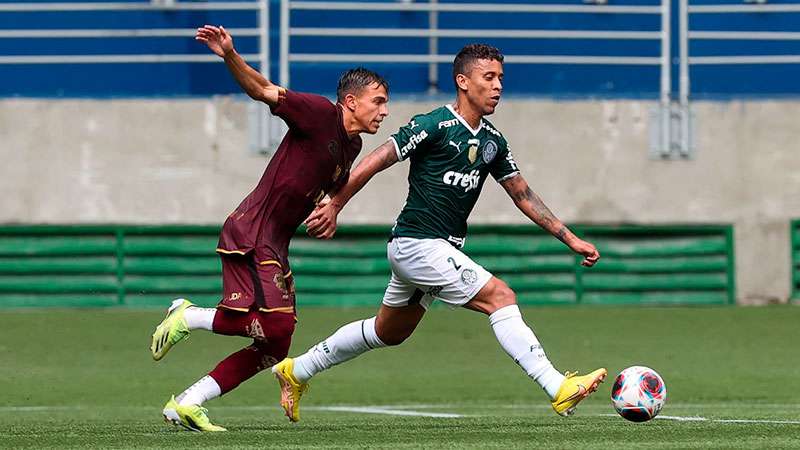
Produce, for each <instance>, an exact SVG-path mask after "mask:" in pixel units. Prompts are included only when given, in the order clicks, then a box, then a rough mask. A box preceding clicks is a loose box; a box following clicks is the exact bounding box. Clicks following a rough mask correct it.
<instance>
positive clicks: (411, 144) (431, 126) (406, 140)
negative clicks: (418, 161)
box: [389, 114, 438, 161]
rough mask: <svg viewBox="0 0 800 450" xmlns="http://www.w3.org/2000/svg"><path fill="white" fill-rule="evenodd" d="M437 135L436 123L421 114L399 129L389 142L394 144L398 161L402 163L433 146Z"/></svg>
mask: <svg viewBox="0 0 800 450" xmlns="http://www.w3.org/2000/svg"><path fill="white" fill-rule="evenodd" d="M437 134H438V130H437V124H436V122H435V121H434V120H433V119H432V118H431V117H430V116H429V115H425V114H422V115H418V116H414V117H413V118H412V119H411V122H409V123H408V124H406V125H405V126H403V127H401V128H400V129H399V130H398V131H397V133H395V134H393V135H392V136H391V137H389V140H390V141H392V142H393V143H394V150H395V152H397V159H398V161H404V160H406V159H408V158H409V157H411V156H412V155H416V154H421V153H424V152H425V151H426V150H427V149H429V148H430V147H431V146H432V145H435V141H436V139H437Z"/></svg>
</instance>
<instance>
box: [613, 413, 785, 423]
mask: <svg viewBox="0 0 800 450" xmlns="http://www.w3.org/2000/svg"><path fill="white" fill-rule="evenodd" d="M600 415H601V416H603V417H616V414H600ZM656 419H659V420H674V421H677V422H714V423H768V424H781V425H800V420H767V419H709V418H708V417H700V416H656Z"/></svg>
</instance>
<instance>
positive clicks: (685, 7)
mask: <svg viewBox="0 0 800 450" xmlns="http://www.w3.org/2000/svg"><path fill="white" fill-rule="evenodd" d="M679 22H680V23H679V26H680V52H681V65H680V107H681V116H680V117H681V148H680V152H681V155H683V156H688V155H689V145H690V141H689V131H690V130H689V126H690V122H691V117H690V115H689V0H680V17H679Z"/></svg>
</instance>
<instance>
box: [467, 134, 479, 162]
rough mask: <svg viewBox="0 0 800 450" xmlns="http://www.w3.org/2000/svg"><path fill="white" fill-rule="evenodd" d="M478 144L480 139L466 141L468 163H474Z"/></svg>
mask: <svg viewBox="0 0 800 450" xmlns="http://www.w3.org/2000/svg"><path fill="white" fill-rule="evenodd" d="M480 144H481V141H480V139H470V140H468V141H467V145H469V148H468V153H467V159H469V163H470V164H472V163H474V162H475V160H477V159H478V146H479V145H480Z"/></svg>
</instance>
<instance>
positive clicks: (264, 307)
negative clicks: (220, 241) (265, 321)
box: [218, 252, 295, 315]
mask: <svg viewBox="0 0 800 450" xmlns="http://www.w3.org/2000/svg"><path fill="white" fill-rule="evenodd" d="M220 258H222V301H220V303H219V305H218V307H219V308H224V309H230V310H234V311H260V312H269V313H272V312H275V313H287V314H292V315H294V314H295V295H294V277H293V276H292V272H291V270H289V269H288V267H284V265H285V263H284V264H282V263H280V262H279V261H277V260H274V259H267V260H264V261H257V260H256V258H255V256H254V254H253V253H252V252H251V253H248V254H245V255H239V254H222V253H221V254H220Z"/></svg>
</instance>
